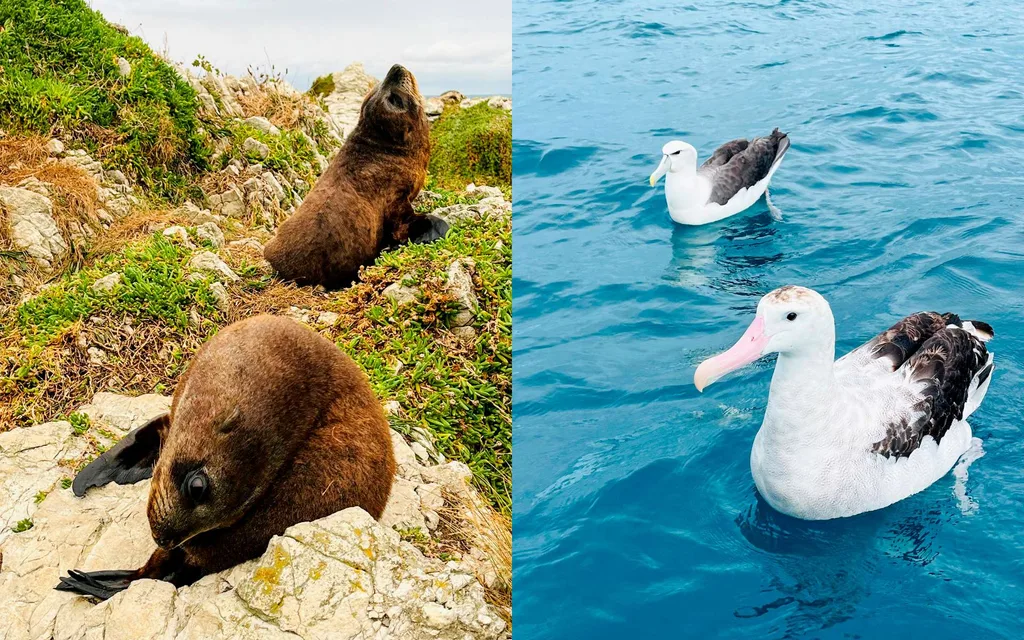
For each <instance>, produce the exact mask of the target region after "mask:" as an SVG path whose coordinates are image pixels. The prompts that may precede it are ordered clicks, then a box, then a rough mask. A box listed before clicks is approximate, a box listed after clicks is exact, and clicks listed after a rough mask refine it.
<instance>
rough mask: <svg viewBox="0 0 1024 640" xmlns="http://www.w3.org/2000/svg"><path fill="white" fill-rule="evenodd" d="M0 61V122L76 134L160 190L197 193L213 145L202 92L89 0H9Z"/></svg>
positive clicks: (14, 128) (0, 10)
mask: <svg viewBox="0 0 1024 640" xmlns="http://www.w3.org/2000/svg"><path fill="white" fill-rule="evenodd" d="M118 57H123V58H125V59H126V60H128V61H129V63H130V64H131V66H132V72H131V74H130V75H129V76H128V77H126V78H122V77H121V75H120V73H119V71H118V66H117V58H118ZM0 67H2V68H3V71H2V72H0V127H2V128H4V129H7V130H9V131H11V132H13V133H41V134H44V135H46V134H50V133H51V132H52V133H55V134H60V135H65V136H71V137H73V138H75V139H77V140H79V141H80V142H82V143H83V144H84V145H85V146H86V147H88V148H89V149H90V151H91V152H93V154H94V155H95V157H97V158H98V159H100V160H101V161H102V162H103V163H104V164H105V165H106V166H108V167H116V168H119V169H123V170H125V171H127V172H128V173H130V174H132V175H133V176H134V177H135V178H136V179H137V180H139V181H141V182H142V184H143V185H145V186H146V187H148V188H149V189H151V190H152V191H153V192H154V193H155V195H157V196H160V197H167V198H170V199H173V200H180V199H182V198H184V197H198V193H197V192H196V189H195V187H194V186H193V180H192V177H193V176H194V175H196V174H197V173H199V172H201V171H203V170H204V169H205V167H206V162H207V159H208V157H209V155H210V149H209V143H208V141H207V138H205V137H204V136H203V134H202V133H201V132H202V128H201V126H200V122H199V118H198V115H197V112H198V102H197V100H196V94H195V92H194V91H193V89H192V88H191V87H190V86H189V84H188V83H187V82H186V81H185V80H184V79H182V78H181V77H180V76H179V75H178V74H177V72H176V71H175V70H174V69H172V68H171V66H170V65H168V64H167V63H165V62H164V61H163V60H161V59H160V58H158V57H157V56H156V55H155V54H154V53H153V51H152V50H151V49H150V48H149V47H148V46H147V45H146V44H145V43H144V42H143V41H142V40H141V39H140V38H137V37H133V36H129V35H126V34H124V33H122V32H120V31H118V30H117V29H115V28H114V27H113V26H111V25H110V24H109V23H107V22H106V20H104V19H103V17H102V16H101V15H100V14H99V13H98V12H96V11H93V10H92V9H90V8H89V7H88V6H87V4H86V3H85V1H84V0H0Z"/></svg>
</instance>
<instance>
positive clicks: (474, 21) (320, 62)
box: [89, 0, 512, 95]
mask: <svg viewBox="0 0 1024 640" xmlns="http://www.w3.org/2000/svg"><path fill="white" fill-rule="evenodd" d="M89 2H90V4H91V5H92V7H93V8H94V9H97V10H99V11H100V12H102V13H103V15H104V16H105V17H106V18H107V20H109V21H111V22H116V23H119V24H122V25H124V26H125V27H127V28H128V29H129V31H131V32H132V33H133V34H135V35H138V36H141V37H142V38H143V39H144V40H146V42H148V43H149V44H150V46H152V47H153V48H154V49H155V50H157V51H161V52H162V51H164V50H165V48H166V50H167V51H169V53H170V57H171V58H172V59H174V60H178V61H180V62H185V63H191V62H192V61H193V60H194V59H195V58H196V55H197V54H203V55H204V56H206V58H207V59H208V60H209V61H210V62H211V63H212V64H213V65H214V66H215V67H217V68H219V69H220V70H221V71H224V72H227V73H231V74H235V75H237V74H241V73H244V72H245V70H246V68H248V67H249V66H255V65H259V66H260V67H261V68H266V67H267V66H268V60H269V62H270V63H272V64H273V65H274V66H275V67H276V68H277V70H278V71H280V72H282V73H283V72H284V71H285V69H287V70H288V73H287V76H288V79H289V80H290V81H291V82H292V84H294V85H295V86H296V88H298V89H303V90H304V89H307V88H309V85H310V83H311V82H312V81H313V78H315V77H317V76H319V75H322V74H324V73H327V72H329V71H340V70H341V69H342V68H344V67H345V66H346V65H348V64H349V63H351V62H355V61H360V62H362V63H364V64H365V65H366V70H367V71H368V72H369V73H370V74H371V75H374V76H376V77H378V78H380V77H383V76H384V74H385V73H386V72H387V70H388V68H389V67H390V66H391V65H392V64H394V63H396V62H398V63H401V64H403V65H405V66H406V67H408V68H409V69H410V70H411V71H412V72H413V73H414V74H416V78H417V79H418V80H419V84H420V90H421V91H422V92H423V93H424V94H426V95H437V94H439V93H442V92H444V91H446V90H448V89H457V90H459V91H461V92H462V93H465V94H470V95H473V94H488V95H489V94H511V92H512V2H511V0H477V1H473V0H362V1H352V0H89Z"/></svg>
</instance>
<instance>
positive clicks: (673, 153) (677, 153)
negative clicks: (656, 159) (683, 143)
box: [671, 149, 683, 156]
mask: <svg viewBox="0 0 1024 640" xmlns="http://www.w3.org/2000/svg"><path fill="white" fill-rule="evenodd" d="M682 152H683V150H682V149H680V150H679V151H673V152H672V154H671V155H674V156H678V155H679V154H680V153H682Z"/></svg>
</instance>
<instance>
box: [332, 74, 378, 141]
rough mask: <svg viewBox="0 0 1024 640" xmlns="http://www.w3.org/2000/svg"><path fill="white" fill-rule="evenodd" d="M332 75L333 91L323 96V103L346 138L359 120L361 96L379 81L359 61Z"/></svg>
mask: <svg viewBox="0 0 1024 640" xmlns="http://www.w3.org/2000/svg"><path fill="white" fill-rule="evenodd" d="M333 75H334V91H332V92H331V93H330V94H328V95H327V96H325V97H324V104H326V105H327V111H328V112H329V113H330V114H331V116H333V118H334V121H335V122H336V123H337V124H338V126H339V127H341V129H342V130H343V131H344V136H345V137H346V138H347V137H348V136H349V134H350V133H352V130H353V129H355V127H356V124H357V123H358V122H359V109H360V107H362V105H363V98H365V97H366V94H367V93H369V91H370V89H372V88H373V87H375V86H377V83H378V82H380V81H379V80H377V78H374V77H373V76H371V75H370V74H368V73H366V69H364V68H363V63H361V62H354V63H352V64H350V65H348V66H347V67H345V69H344V70H342V71H338V72H336V73H334V74H333Z"/></svg>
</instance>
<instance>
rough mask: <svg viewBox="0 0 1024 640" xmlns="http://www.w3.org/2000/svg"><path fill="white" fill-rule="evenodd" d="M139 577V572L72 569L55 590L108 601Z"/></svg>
mask: <svg viewBox="0 0 1024 640" xmlns="http://www.w3.org/2000/svg"><path fill="white" fill-rule="evenodd" d="M137 575H138V572H137V571H92V572H90V573H86V572H84V571H75V570H74V569H70V570H69V571H68V575H67V576H64V577H63V578H61V579H60V584H58V585H57V586H56V587H54V589H56V590H57V591H69V592H71V593H78V594H81V595H83V596H92V597H93V598H99V599H100V600H106V599H108V598H110V597H111V596H113V595H114V594H116V593H118V592H119V591H124V590H125V589H127V588H128V585H129V584H131V582H132V580H135V579H136V577H137Z"/></svg>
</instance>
